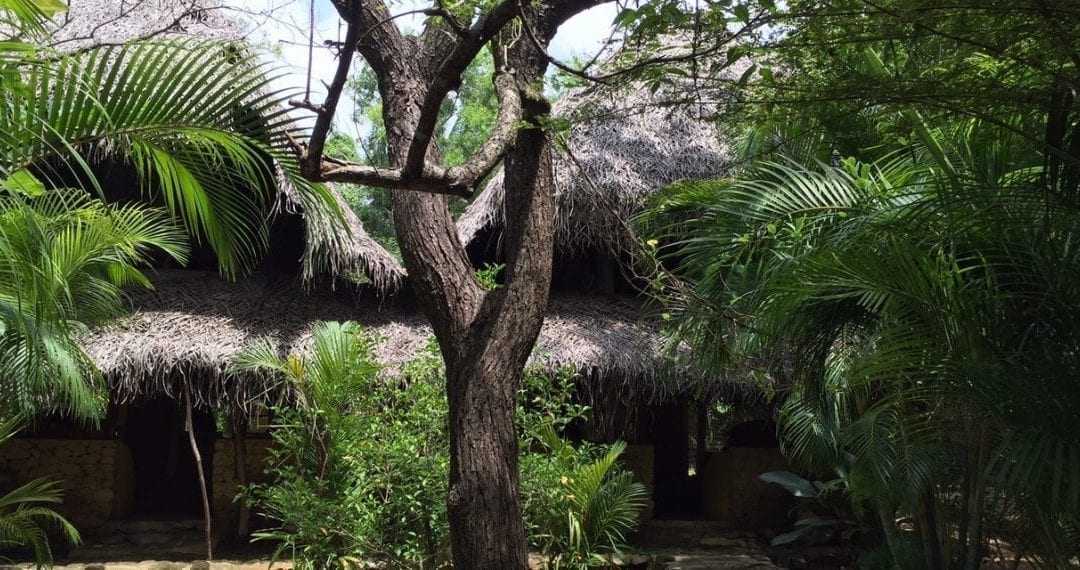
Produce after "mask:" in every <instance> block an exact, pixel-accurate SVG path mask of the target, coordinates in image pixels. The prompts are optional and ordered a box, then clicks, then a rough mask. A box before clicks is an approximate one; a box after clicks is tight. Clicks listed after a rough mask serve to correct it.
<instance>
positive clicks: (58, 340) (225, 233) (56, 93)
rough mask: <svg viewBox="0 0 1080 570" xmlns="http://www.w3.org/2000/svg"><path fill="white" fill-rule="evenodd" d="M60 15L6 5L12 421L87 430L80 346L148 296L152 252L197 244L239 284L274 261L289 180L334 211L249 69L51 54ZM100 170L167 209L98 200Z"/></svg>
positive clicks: (245, 62)
mask: <svg viewBox="0 0 1080 570" xmlns="http://www.w3.org/2000/svg"><path fill="white" fill-rule="evenodd" d="M64 9H65V5H64V4H63V2H60V1H58V0H2V1H0V369H3V370H4V372H5V375H4V383H3V384H0V395H2V396H3V400H2V404H0V408H7V411H8V412H12V411H14V412H16V413H23V414H31V413H32V412H33V411H35V409H37V408H41V407H46V408H53V407H60V408H63V409H67V410H69V411H72V412H73V413H74V414H75V415H77V416H80V417H82V418H84V419H85V418H92V417H94V416H96V415H98V414H99V413H100V412H101V410H102V409H103V408H102V404H103V400H102V394H101V392H100V389H101V388H102V386H100V381H99V380H100V379H99V378H97V373H96V371H95V369H94V366H93V364H92V363H91V362H90V361H89V359H88V358H87V357H86V356H85V355H84V354H83V353H82V351H81V349H80V348H79V347H78V346H77V344H76V342H75V338H76V336H77V335H78V334H80V333H82V332H84V331H85V329H86V327H88V326H91V325H95V324H98V323H100V322H102V321H103V320H105V319H108V318H110V317H113V316H116V315H118V314H120V313H121V293H120V290H121V288H122V287H125V286H129V285H139V286H146V287H148V286H149V282H148V280H147V279H146V277H145V276H143V275H142V273H140V271H139V269H138V268H139V267H140V266H143V265H145V264H147V263H148V261H149V258H150V256H151V254H152V252H154V251H157V252H161V253H164V254H165V255H167V256H168V257H171V258H172V259H173V260H175V261H177V262H180V263H184V262H185V261H186V258H187V245H186V240H185V236H184V232H183V231H182V229H186V230H187V234H189V235H190V237H193V238H194V239H195V241H197V242H205V243H207V244H209V246H210V247H211V248H212V249H213V250H214V252H215V253H216V255H217V260H218V263H219V265H220V268H221V270H222V271H223V272H224V273H226V274H228V275H230V276H235V275H238V274H240V273H243V272H244V271H247V270H250V269H252V268H253V267H254V264H255V262H256V261H257V258H258V255H260V254H261V253H263V252H264V251H265V247H266V245H267V220H268V218H269V213H270V209H271V207H272V205H273V202H274V200H275V199H276V196H275V194H276V193H277V191H278V182H279V181H282V182H284V183H285V184H288V185H290V186H291V187H292V188H293V189H294V190H295V196H296V198H297V199H298V200H299V201H300V202H302V203H303V204H304V206H305V208H309V209H310V210H309V211H316V210H322V209H328V210H327V213H328V214H333V213H334V211H333V208H334V207H336V206H334V204H333V201H332V200H331V199H330V196H329V195H328V194H327V193H326V191H325V189H323V188H320V187H318V186H314V185H312V184H310V183H308V182H307V181H305V180H304V179H303V177H301V176H300V175H299V172H298V168H297V165H296V161H295V159H294V158H293V156H292V151H291V149H290V147H289V146H288V143H287V133H288V131H289V130H290V129H292V128H293V125H292V123H291V121H290V120H288V119H287V118H286V117H284V116H283V115H282V114H281V112H280V110H279V107H281V106H283V105H282V103H283V101H284V99H283V97H284V96H283V95H282V94H280V93H273V92H270V91H269V90H268V89H267V86H268V84H269V78H268V77H267V74H266V73H265V72H266V69H265V67H264V66H262V65H260V64H258V63H257V61H256V59H255V58H254V57H253V56H252V55H251V54H249V53H245V52H243V51H242V50H241V49H240V48H238V47H236V46H231V45H225V44H219V43H175V42H156V43H137V44H130V45H124V46H108V47H100V48H93V49H86V50H80V51H78V52H76V53H73V54H58V53H53V52H51V51H49V49H48V47H47V46H48V44H49V40H50V38H49V36H48V33H47V29H48V28H49V26H48V24H49V22H48V19H49V18H50V17H52V16H53V15H55V14H56V13H58V12H60V11H63V10H64ZM101 163H109V164H119V165H124V166H128V167H131V168H132V169H133V170H134V171H135V172H136V173H137V174H138V177H139V182H140V184H141V189H142V192H143V196H144V197H145V198H146V201H147V202H150V203H155V202H156V203H159V204H161V205H162V206H163V208H162V209H161V210H158V209H153V208H144V207H139V206H132V205H104V204H102V203H100V202H96V201H94V200H91V199H90V198H91V197H94V198H100V199H102V200H104V199H105V198H106V195H107V192H106V188H104V187H103V182H102V181H101V180H98V178H97V177H96V176H95V167H96V166H97V165H99V164H101ZM109 197H110V198H112V196H109ZM330 219H334V217H333V216H330ZM0 411H4V410H0Z"/></svg>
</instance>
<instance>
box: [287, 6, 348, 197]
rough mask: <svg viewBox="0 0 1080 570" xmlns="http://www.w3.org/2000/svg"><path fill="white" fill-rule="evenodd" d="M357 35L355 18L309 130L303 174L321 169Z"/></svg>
mask: <svg viewBox="0 0 1080 570" xmlns="http://www.w3.org/2000/svg"><path fill="white" fill-rule="evenodd" d="M359 37H360V27H359V26H358V25H357V24H356V22H355V19H351V20H349V24H348V28H347V30H346V32H345V48H344V49H342V50H341V52H340V53H339V54H338V66H337V70H336V71H335V72H334V79H333V81H331V82H330V85H329V86H327V89H326V99H325V100H324V101H323V104H322V105H321V109H320V110H319V111H318V112H317V113H316V118H315V127H314V128H313V129H312V131H311V139H310V140H309V141H308V147H307V151H306V152H305V153H304V156H303V157H302V162H301V166H302V167H303V170H304V174H305V175H310V176H318V175H319V173H320V172H321V170H322V166H321V164H322V154H323V146H324V145H325V144H326V137H327V136H328V135H329V134H330V126H331V125H332V124H333V122H334V112H335V111H336V110H337V104H338V100H339V99H340V98H341V91H342V90H343V89H344V88H345V83H346V82H348V79H349V68H350V66H351V65H352V57H353V52H354V51H355V49H354V47H353V46H355V45H356V43H357V41H358V40H359Z"/></svg>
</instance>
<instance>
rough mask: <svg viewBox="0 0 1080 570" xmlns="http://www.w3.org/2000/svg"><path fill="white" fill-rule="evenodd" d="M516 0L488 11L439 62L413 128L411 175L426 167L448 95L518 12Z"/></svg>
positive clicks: (406, 168) (408, 161)
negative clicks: (462, 75) (441, 109)
mask: <svg viewBox="0 0 1080 570" xmlns="http://www.w3.org/2000/svg"><path fill="white" fill-rule="evenodd" d="M517 13H518V12H517V3H516V1H515V0H503V1H502V2H500V3H499V4H498V5H496V6H495V7H494V8H492V9H491V11H489V12H487V13H486V14H484V15H483V16H481V17H480V18H479V19H477V20H476V22H475V23H474V24H473V26H472V27H471V28H469V33H468V35H467V36H465V37H464V38H462V39H461V41H459V42H458V44H457V45H456V46H455V47H454V49H453V51H451V52H450V54H449V55H448V56H446V58H445V59H443V61H442V63H441V64H440V65H439V66H438V68H437V70H436V72H435V74H434V77H433V78H432V82H431V84H430V85H429V86H428V90H427V93H426V95H425V97H424V102H423V104H421V106H420V120H419V122H418V123H417V125H416V128H415V130H414V131H413V136H412V142H411V143H410V144H409V152H408V154H407V155H406V159H405V166H404V168H403V171H404V173H405V174H406V177H407V178H411V177H414V176H418V175H419V174H420V172H421V171H422V169H423V167H424V161H425V157H426V156H427V149H428V146H429V145H430V144H431V137H432V135H433V133H434V132H435V125H436V124H437V123H438V120H439V108H440V107H442V102H443V100H444V99H446V95H447V94H448V93H449V92H450V91H451V90H452V89H454V88H455V87H456V86H457V85H459V84H460V83H461V74H462V73H464V72H465V68H466V67H468V66H469V64H470V63H472V61H473V60H474V59H476V55H477V54H478V53H480V50H481V49H483V47H484V46H485V45H486V44H487V43H488V42H489V41H490V40H491V39H492V38H493V37H495V34H496V33H498V32H499V30H501V29H502V28H503V26H505V25H506V23H507V22H509V21H510V20H511V19H512V18H513V17H514V16H515V15H516V14H517Z"/></svg>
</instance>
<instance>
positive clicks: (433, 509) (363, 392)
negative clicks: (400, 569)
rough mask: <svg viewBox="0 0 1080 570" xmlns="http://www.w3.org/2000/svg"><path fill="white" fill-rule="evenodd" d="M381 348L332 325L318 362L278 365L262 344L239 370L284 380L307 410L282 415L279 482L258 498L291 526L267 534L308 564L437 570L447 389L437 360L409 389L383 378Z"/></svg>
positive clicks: (319, 333)
mask: <svg viewBox="0 0 1080 570" xmlns="http://www.w3.org/2000/svg"><path fill="white" fill-rule="evenodd" d="M371 350H372V341H371V340H370V339H369V338H368V337H367V336H365V335H364V334H363V333H362V332H361V330H360V328H359V327H358V326H357V325H354V324H340V323H325V324H322V325H320V326H319V327H318V328H317V329H316V331H315V335H314V341H313V353H312V356H311V357H310V358H306V359H305V358H300V357H297V356H289V357H287V358H280V357H279V356H277V355H276V354H275V353H274V351H273V348H272V347H271V346H270V345H269V344H266V343H263V344H258V345H255V346H253V347H251V348H249V349H247V350H246V351H244V352H243V353H242V354H241V355H238V357H237V360H236V361H235V363H234V370H236V371H242V370H261V371H270V372H277V373H279V374H281V375H283V376H284V377H285V378H287V379H288V381H289V382H290V383H291V384H292V385H293V387H294V388H295V389H296V392H297V400H298V405H297V406H296V407H283V408H279V409H277V410H275V416H276V417H277V422H276V423H277V425H276V427H275V429H274V431H273V432H272V433H273V438H274V444H275V445H274V446H273V450H274V451H273V456H272V458H271V467H270V470H269V474H270V475H271V477H272V479H273V481H274V482H273V483H272V484H269V485H259V486H255V487H253V488H252V489H251V490H250V500H251V501H252V502H253V504H254V506H255V507H256V508H258V509H259V510H261V511H263V512H264V513H266V514H267V515H268V516H270V517H271V518H273V519H275V520H277V521H279V522H280V523H281V526H280V527H278V528H275V529H273V530H271V531H267V532H264V533H260V534H258V535H257V536H258V538H260V539H263V540H273V541H277V542H280V548H279V552H281V553H287V554H288V555H289V556H291V557H292V558H293V560H295V561H296V562H297V563H298V564H299V565H301V566H302V567H310V568H325V567H330V566H337V565H339V564H350V563H354V562H355V561H357V560H359V559H361V558H363V559H373V560H384V561H388V562H392V563H393V564H395V565H396V566H409V565H416V566H423V567H427V566H431V565H438V564H439V563H440V562H439V561H440V560H441V557H442V556H443V554H444V553H443V550H444V545H445V543H446V538H447V532H448V530H447V523H446V514H445V507H444V500H443V498H444V495H445V490H444V489H445V486H446V476H447V475H446V474H447V472H448V469H449V463H448V462H449V457H448V449H449V442H448V440H447V436H446V427H445V426H446V422H447V419H446V406H445V403H444V400H445V398H444V396H443V387H442V385H441V384H439V383H437V382H434V381H433V380H435V379H436V377H435V376H434V374H432V370H433V369H434V364H432V362H431V359H430V358H428V359H424V358H421V359H420V360H418V361H416V362H414V363H412V364H411V365H410V368H409V372H410V374H409V375H408V380H407V381H406V382H403V383H401V384H396V383H389V382H386V381H384V380H382V379H380V377H379V374H378V372H379V368H378V366H377V365H375V364H374V358H373V356H372V352H371Z"/></svg>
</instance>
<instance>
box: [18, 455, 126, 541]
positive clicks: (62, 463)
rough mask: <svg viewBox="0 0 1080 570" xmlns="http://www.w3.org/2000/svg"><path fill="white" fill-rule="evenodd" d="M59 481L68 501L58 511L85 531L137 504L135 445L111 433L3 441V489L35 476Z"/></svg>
mask: <svg viewBox="0 0 1080 570" xmlns="http://www.w3.org/2000/svg"><path fill="white" fill-rule="evenodd" d="M37 478H46V479H50V480H56V481H59V482H60V483H61V485H62V487H63V489H64V502H63V504H62V505H60V506H59V507H57V509H56V510H57V511H59V512H60V513H61V514H63V515H65V516H66V517H68V519H69V520H71V522H72V523H74V524H75V526H76V527H77V528H78V529H79V530H80V531H82V532H83V533H92V532H94V531H95V530H97V529H98V528H100V527H101V526H102V525H104V523H105V522H106V521H107V520H109V519H114V518H122V517H126V516H128V515H130V514H131V512H132V510H133V509H134V507H135V480H134V478H135V469H134V464H133V462H132V459H131V451H130V450H128V447H127V446H126V445H124V444H123V443H122V442H119V441H115V440H108V439H14V440H11V441H8V442H7V443H5V444H4V446H3V447H0V490H2V491H3V492H6V491H9V490H11V489H13V488H14V487H16V486H18V485H21V484H23V483H27V482H29V481H31V480H33V479H37Z"/></svg>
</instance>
